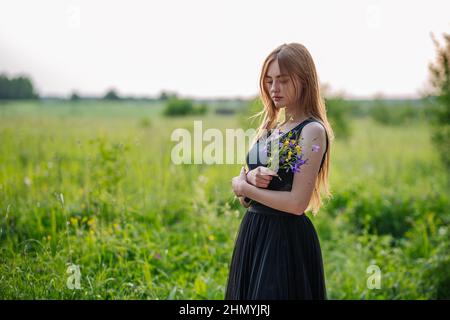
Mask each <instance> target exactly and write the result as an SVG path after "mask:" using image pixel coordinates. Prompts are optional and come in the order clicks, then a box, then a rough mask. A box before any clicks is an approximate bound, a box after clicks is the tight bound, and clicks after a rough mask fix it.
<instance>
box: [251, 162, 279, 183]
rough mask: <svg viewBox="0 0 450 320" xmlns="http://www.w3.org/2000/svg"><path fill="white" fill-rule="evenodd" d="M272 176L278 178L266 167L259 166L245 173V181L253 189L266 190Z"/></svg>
mask: <svg viewBox="0 0 450 320" xmlns="http://www.w3.org/2000/svg"><path fill="white" fill-rule="evenodd" d="M273 176H278V174H277V173H276V172H275V171H273V170H271V169H269V168H267V167H263V166H259V167H258V168H256V169H253V170H250V171H249V172H247V181H248V182H249V183H251V184H252V185H254V186H255V187H258V188H267V187H268V186H269V183H270V181H272V178H273Z"/></svg>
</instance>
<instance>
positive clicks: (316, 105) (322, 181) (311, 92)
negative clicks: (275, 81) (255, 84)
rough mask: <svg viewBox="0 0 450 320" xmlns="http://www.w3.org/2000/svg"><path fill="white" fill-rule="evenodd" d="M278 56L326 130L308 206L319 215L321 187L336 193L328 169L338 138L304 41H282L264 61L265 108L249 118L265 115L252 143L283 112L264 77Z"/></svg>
mask: <svg viewBox="0 0 450 320" xmlns="http://www.w3.org/2000/svg"><path fill="white" fill-rule="evenodd" d="M275 60H278V65H279V67H280V71H281V73H283V74H288V75H289V77H290V78H291V81H292V82H293V84H294V88H295V91H296V93H297V101H298V105H299V106H300V108H303V109H304V113H305V115H306V116H307V117H311V118H314V119H316V120H318V121H319V122H320V123H321V124H322V125H323V126H324V128H325V130H326V134H327V148H326V153H325V159H324V160H323V163H322V166H321V168H320V170H319V173H318V178H317V179H316V184H315V187H314V190H313V194H312V196H311V199H310V202H309V204H308V208H307V209H309V208H310V207H311V209H312V212H313V214H314V215H316V214H317V212H318V211H319V208H320V207H321V206H322V199H321V194H320V188H321V187H323V189H324V192H325V195H326V196H327V198H329V197H332V194H331V192H330V190H329V185H328V173H329V165H330V150H331V141H333V140H334V133H333V130H332V128H331V126H330V124H329V122H328V119H327V114H326V107H325V102H324V101H323V98H322V96H321V93H320V85H319V78H318V76H317V72H316V67H315V64H314V61H313V59H312V57H311V54H310V53H309V51H308V50H307V49H306V47H305V46H303V45H302V44H299V43H289V44H282V45H281V46H279V47H277V48H276V49H275V50H273V51H272V52H271V53H270V54H269V55H268V56H267V58H266V59H265V61H264V63H263V66H262V70H261V75H260V79H259V86H260V99H261V101H262V104H263V110H262V111H260V112H258V113H256V114H255V115H253V116H251V117H250V118H249V119H251V118H254V117H261V116H263V120H262V122H261V124H260V126H259V127H258V129H257V131H256V135H255V137H254V139H253V142H252V145H253V144H254V143H256V142H257V141H258V139H259V138H260V137H261V136H262V135H263V134H265V133H267V131H268V130H271V129H274V128H275V126H276V124H277V122H278V118H279V116H280V115H279V112H280V111H279V109H277V108H276V107H275V104H274V103H273V101H272V99H271V97H270V93H269V92H268V91H267V88H266V87H265V86H264V79H265V76H266V75H267V69H268V67H269V64H270V63H271V62H272V61H275ZM300 87H301V90H300Z"/></svg>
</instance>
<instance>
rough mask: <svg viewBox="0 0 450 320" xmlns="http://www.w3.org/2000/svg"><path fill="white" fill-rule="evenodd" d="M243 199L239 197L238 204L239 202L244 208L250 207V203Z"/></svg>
mask: <svg viewBox="0 0 450 320" xmlns="http://www.w3.org/2000/svg"><path fill="white" fill-rule="evenodd" d="M244 199H245V197H239V202H240V203H241V204H242V205H243V206H244V207H245V208H248V207H250V202H246V201H245V200H244Z"/></svg>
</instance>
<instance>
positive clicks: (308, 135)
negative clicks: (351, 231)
mask: <svg viewBox="0 0 450 320" xmlns="http://www.w3.org/2000/svg"><path fill="white" fill-rule="evenodd" d="M260 90H261V99H262V101H263V105H264V109H263V110H262V111H261V112H260V113H258V114H257V115H256V116H258V115H264V116H263V121H262V123H261V125H260V127H259V128H258V131H257V133H256V136H255V139H254V142H253V145H252V147H251V148H250V151H249V153H248V154H247V166H248V169H249V170H248V171H246V170H244V168H242V170H241V173H240V175H239V176H237V177H234V178H233V179H232V188H233V191H234V193H235V194H236V196H238V197H239V200H240V202H241V204H242V205H244V206H245V207H246V208H248V209H247V212H246V213H245V216H244V217H243V219H242V222H241V226H240V228H239V232H238V235H237V237H236V243H235V248H234V250H233V255H232V261H231V264H230V270H229V276H228V282H227V288H226V293H225V299H233V300H240V299H250V300H254V299H326V286H325V277H324V270H323V262H322V253H321V249H320V244H319V239H318V237H317V234H316V231H315V228H314V226H313V224H312V222H311V220H310V219H309V218H308V216H307V215H306V210H307V209H308V208H311V209H312V211H313V214H316V213H317V211H318V209H319V208H320V206H321V204H322V202H321V196H320V187H321V186H324V189H325V191H326V195H327V196H331V194H330V192H329V190H328V181H327V180H328V168H329V159H330V158H329V157H330V142H331V141H332V140H333V139H334V136H333V131H332V129H331V127H330V125H329V123H328V121H327V116H326V110H325V105H324V103H323V100H322V97H321V95H320V89H319V79H318V76H317V73H316V68H315V65H314V62H313V59H312V57H311V55H310V53H309V52H308V50H307V49H306V48H305V47H304V46H303V45H301V44H298V43H290V44H283V45H281V46H280V47H278V48H276V49H275V50H274V51H273V52H272V53H270V54H269V56H268V57H267V58H266V60H265V61H264V64H263V67H262V72H261V76H260ZM282 108H284V111H285V121H284V122H283V123H279V121H278V116H279V112H280V110H281V109H282ZM275 130H277V131H278V130H279V131H278V132H277V133H276V134H274V131H275ZM267 132H269V133H270V134H271V135H270V136H269V138H267V139H262V136H263V135H264V137H265V136H266V133H267ZM289 133H293V134H294V136H296V137H299V135H300V133H301V138H300V139H298V140H297V143H298V144H299V145H300V146H301V148H302V149H301V150H302V154H303V155H304V159H307V161H306V163H304V164H303V165H302V166H301V167H300V171H296V172H293V171H287V172H286V170H284V169H283V170H278V172H274V171H272V170H270V169H268V168H267V167H266V165H265V164H264V163H263V162H262V161H261V149H262V150H264V152H266V150H267V146H270V143H271V142H270V141H276V140H273V139H271V137H272V136H275V137H277V139H282V138H283V137H286V135H288V134H289ZM278 141H280V140H278ZM253 156H254V157H253ZM249 159H256V160H257V161H249ZM252 162H255V163H252ZM276 174H278V177H274V175H276Z"/></svg>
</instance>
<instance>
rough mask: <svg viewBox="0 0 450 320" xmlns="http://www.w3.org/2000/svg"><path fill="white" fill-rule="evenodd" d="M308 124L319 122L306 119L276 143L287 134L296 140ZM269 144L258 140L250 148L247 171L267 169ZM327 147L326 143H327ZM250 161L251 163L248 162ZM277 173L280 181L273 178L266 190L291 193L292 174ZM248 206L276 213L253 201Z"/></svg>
mask: <svg viewBox="0 0 450 320" xmlns="http://www.w3.org/2000/svg"><path fill="white" fill-rule="evenodd" d="M310 122H319V121H317V120H315V119H314V118H308V119H306V120H304V121H302V122H301V123H299V124H298V125H296V126H295V127H294V128H292V129H291V130H289V131H287V132H284V133H282V134H281V136H280V137H279V140H278V141H280V140H282V139H283V138H285V137H287V135H288V134H289V132H292V137H291V138H292V139H296V140H298V138H299V137H300V133H301V131H302V129H303V127H304V126H305V125H307V124H308V123H310ZM319 123H320V122H319ZM271 133H272V130H269V134H268V136H269V137H270V134H271ZM275 141H276V140H275ZM270 144H271V141H266V139H263V140H261V138H260V139H258V141H257V142H256V143H255V144H254V145H253V146H252V148H251V149H250V151H249V152H248V153H247V156H246V163H247V166H248V168H249V170H253V169H255V168H257V167H259V166H264V167H267V160H268V156H267V150H270ZM327 145H328V142H327ZM327 149H328V147H326V148H325V153H324V154H323V158H322V162H321V164H320V168H322V165H323V162H324V160H325V154H326V152H327ZM250 159H251V160H252V161H250ZM277 173H278V175H279V176H280V178H281V180H280V179H279V178H278V177H273V178H272V180H271V181H270V183H269V185H268V187H267V190H276V191H291V189H292V183H293V181H294V173H293V172H292V171H291V170H288V171H287V172H286V170H285V169H279V170H278V172H277ZM244 200H245V201H246V202H248V201H250V200H251V199H250V198H247V197H245V199H244ZM250 206H251V207H254V208H260V209H269V210H272V211H273V210H275V211H278V210H276V209H273V208H270V207H267V206H265V205H263V204H262V203H259V202H257V201H255V200H252V202H251V204H250Z"/></svg>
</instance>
